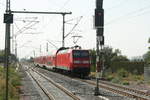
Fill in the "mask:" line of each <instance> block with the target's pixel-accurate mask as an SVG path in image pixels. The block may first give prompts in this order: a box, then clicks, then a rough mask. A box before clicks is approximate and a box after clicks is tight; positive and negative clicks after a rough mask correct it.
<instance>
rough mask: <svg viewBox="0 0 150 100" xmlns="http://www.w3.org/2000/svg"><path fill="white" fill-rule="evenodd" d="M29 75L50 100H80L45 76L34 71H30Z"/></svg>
mask: <svg viewBox="0 0 150 100" xmlns="http://www.w3.org/2000/svg"><path fill="white" fill-rule="evenodd" d="M27 73H28V74H29V75H30V76H31V77H32V78H33V80H34V81H35V82H36V83H37V85H38V86H39V87H40V88H41V90H42V91H43V92H44V93H45V95H46V96H47V97H48V99H49V100H80V98H79V97H77V96H76V95H74V94H73V93H72V92H70V91H68V90H67V89H66V88H64V87H62V86H61V85H59V84H58V83H55V82H54V81H53V80H51V79H50V78H48V77H46V76H45V75H44V74H42V73H39V72H37V71H35V70H33V69H30V70H28V72H27Z"/></svg>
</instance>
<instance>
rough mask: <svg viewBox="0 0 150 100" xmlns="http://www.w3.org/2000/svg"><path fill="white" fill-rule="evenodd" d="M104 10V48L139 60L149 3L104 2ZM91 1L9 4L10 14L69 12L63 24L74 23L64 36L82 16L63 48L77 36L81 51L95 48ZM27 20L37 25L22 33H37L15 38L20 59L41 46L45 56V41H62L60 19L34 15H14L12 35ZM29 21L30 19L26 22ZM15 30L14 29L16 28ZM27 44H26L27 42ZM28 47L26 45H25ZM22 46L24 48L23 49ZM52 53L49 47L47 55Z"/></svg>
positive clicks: (16, 0)
mask: <svg viewBox="0 0 150 100" xmlns="http://www.w3.org/2000/svg"><path fill="white" fill-rule="evenodd" d="M0 6H1V7H0V15H1V16H3V14H4V12H5V9H6V8H5V1H4V0H1V1H0ZM103 8H104V10H105V28H104V35H105V45H107V46H111V47H112V48H114V49H120V50H121V52H122V54H123V55H126V56H128V57H130V58H131V57H134V56H142V55H143V54H144V53H146V51H147V50H148V42H147V41H148V38H149V37H150V28H149V26H150V21H149V18H150V1H149V0H104V7H103ZM94 9H95V0H11V10H15V11H16V10H26V11H59V12H60V11H63V12H70V11H71V12H72V15H66V20H69V19H72V18H73V19H74V20H73V21H70V22H68V24H66V28H65V29H66V31H65V34H67V33H68V32H69V31H70V30H71V28H72V27H73V26H74V25H75V24H76V22H77V20H78V19H79V17H80V16H83V18H82V19H81V21H80V22H79V24H78V25H77V27H76V28H75V30H74V31H73V32H72V34H71V35H69V36H68V37H67V38H66V41H65V43H66V46H72V45H74V44H73V39H72V36H73V35H80V36H82V38H80V39H79V41H78V42H77V44H78V45H81V46H82V47H83V48H85V49H92V48H95V45H96V32H95V29H93V15H94ZM27 17H28V18H29V17H30V18H31V17H37V18H38V19H37V20H38V21H39V23H37V24H35V25H34V26H32V27H31V28H32V29H28V30H25V32H24V33H41V34H37V35H26V34H24V33H22V34H21V35H18V36H17V41H18V46H19V47H20V48H18V55H19V56H20V57H25V56H33V51H34V50H35V52H36V55H37V56H38V55H40V53H39V47H40V45H41V46H42V53H43V54H45V53H46V50H45V47H46V46H45V45H46V42H47V40H49V41H51V42H53V43H54V44H55V45H56V46H58V47H60V46H61V42H58V41H61V40H62V16H61V15H35V14H30V15H29V14H15V15H14V19H15V20H14V33H17V32H18V29H21V28H22V27H24V26H25V25H26V24H28V23H29V22H26V23H23V21H18V20H25V18H26V20H27ZM30 20H33V19H30ZM0 23H1V24H0V27H1V30H0V43H1V44H0V49H3V48H4V37H5V24H3V17H1V19H0ZM17 27H18V28H17ZM28 41H30V43H29V42H28ZM26 43H29V44H26ZM24 44H25V45H24ZM22 45H24V47H21V46H22ZM55 50H56V49H55V48H54V47H53V46H52V45H49V53H51V52H54V51H55Z"/></svg>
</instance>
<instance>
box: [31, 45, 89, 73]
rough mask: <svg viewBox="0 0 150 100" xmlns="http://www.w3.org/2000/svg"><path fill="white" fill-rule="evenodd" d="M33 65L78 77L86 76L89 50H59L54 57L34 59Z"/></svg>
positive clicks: (63, 48)
mask: <svg viewBox="0 0 150 100" xmlns="http://www.w3.org/2000/svg"><path fill="white" fill-rule="evenodd" d="M33 60H34V64H35V65H36V66H40V67H46V68H48V69H52V70H54V71H62V72H68V73H70V74H74V75H79V76H88V75H89V73H90V66H91V63H90V53H89V50H83V49H81V48H79V49H77V48H66V47H61V48H59V49H58V50H57V51H56V53H55V54H54V55H46V56H40V57H35V58H34V59H33Z"/></svg>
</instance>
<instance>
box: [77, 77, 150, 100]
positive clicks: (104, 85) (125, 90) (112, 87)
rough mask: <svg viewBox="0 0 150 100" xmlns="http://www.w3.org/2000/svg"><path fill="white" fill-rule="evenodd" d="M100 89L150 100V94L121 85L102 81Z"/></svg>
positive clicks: (87, 81) (93, 83)
mask: <svg viewBox="0 0 150 100" xmlns="http://www.w3.org/2000/svg"><path fill="white" fill-rule="evenodd" d="M76 79H77V80H80V81H82V82H86V83H88V84H92V85H96V82H93V81H90V80H82V79H78V78H76ZM99 87H101V88H104V89H107V90H109V91H112V92H115V93H118V94H121V95H124V96H127V97H131V98H135V99H136V100H150V94H149V93H146V92H143V91H139V90H136V89H132V88H128V87H125V86H121V85H116V84H113V83H110V82H105V81H100V83H99Z"/></svg>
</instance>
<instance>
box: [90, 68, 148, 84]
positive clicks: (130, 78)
mask: <svg viewBox="0 0 150 100" xmlns="http://www.w3.org/2000/svg"><path fill="white" fill-rule="evenodd" d="M90 75H91V76H93V77H95V75H96V73H95V72H91V74H90ZM104 79H106V80H108V81H110V82H112V83H117V84H122V85H130V84H143V83H145V82H144V75H136V74H132V73H129V72H127V71H126V70H124V69H120V70H118V71H117V72H116V73H110V72H106V73H105V75H104ZM147 83H148V84H150V82H147Z"/></svg>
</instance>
